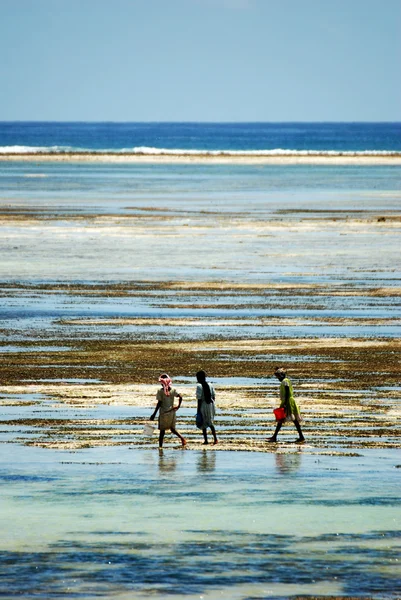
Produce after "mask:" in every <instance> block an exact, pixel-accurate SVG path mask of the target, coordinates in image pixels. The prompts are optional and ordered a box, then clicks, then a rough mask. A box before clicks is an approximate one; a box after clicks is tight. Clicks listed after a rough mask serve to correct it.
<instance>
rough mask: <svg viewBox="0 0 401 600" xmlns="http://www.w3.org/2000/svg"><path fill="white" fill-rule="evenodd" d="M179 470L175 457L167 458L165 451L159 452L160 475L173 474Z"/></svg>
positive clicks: (169, 456)
mask: <svg viewBox="0 0 401 600" xmlns="http://www.w3.org/2000/svg"><path fill="white" fill-rule="evenodd" d="M176 468H177V457H176V456H175V455H171V454H170V455H168V456H166V455H165V454H164V452H163V450H159V471H160V473H173V472H174V471H175V470H176Z"/></svg>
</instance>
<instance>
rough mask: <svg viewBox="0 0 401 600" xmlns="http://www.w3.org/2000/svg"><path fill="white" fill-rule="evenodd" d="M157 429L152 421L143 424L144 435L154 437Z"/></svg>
mask: <svg viewBox="0 0 401 600" xmlns="http://www.w3.org/2000/svg"><path fill="white" fill-rule="evenodd" d="M155 431H156V425H154V424H153V423H152V422H150V423H145V425H144V426H143V432H142V433H143V435H147V436H149V437H152V435H154V433H155Z"/></svg>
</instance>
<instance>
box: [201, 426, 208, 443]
mask: <svg viewBox="0 0 401 600" xmlns="http://www.w3.org/2000/svg"><path fill="white" fill-rule="evenodd" d="M202 433H203V439H204V440H205V441H204V442H203V444H204V445H205V446H206V444H208V443H209V442H208V441H207V429H206V427H204V428H203V429H202Z"/></svg>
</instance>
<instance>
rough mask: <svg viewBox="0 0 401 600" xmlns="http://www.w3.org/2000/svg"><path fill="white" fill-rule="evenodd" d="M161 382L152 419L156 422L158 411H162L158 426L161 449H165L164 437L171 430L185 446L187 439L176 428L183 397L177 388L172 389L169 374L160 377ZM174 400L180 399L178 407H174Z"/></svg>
mask: <svg viewBox="0 0 401 600" xmlns="http://www.w3.org/2000/svg"><path fill="white" fill-rule="evenodd" d="M159 382H160V383H161V384H162V385H161V388H160V389H159V390H158V392H157V394H156V400H157V404H156V408H155V410H154V411H153V413H152V415H151V417H150V420H151V421H154V420H155V417H156V414H157V411H158V410H160V412H159V421H158V426H159V430H160V433H159V448H160V449H161V448H163V441H164V435H165V433H166V430H167V429H169V430H170V431H171V432H172V433H174V435H176V436H177V437H179V438H180V440H181V445H182V446H185V445H186V443H187V441H186V439H184V438H183V436H182V435H181V434H180V433H178V431H177V430H176V428H175V422H176V413H177V410H178V409H179V408H180V406H181V403H182V396H181V394H179V393H178V392H177V390H176V389H175V388H173V387H172V383H173V382H172V380H171V378H170V377H169V376H168V375H167V373H163V374H162V375H160V377H159ZM174 398H178V406H175V405H174Z"/></svg>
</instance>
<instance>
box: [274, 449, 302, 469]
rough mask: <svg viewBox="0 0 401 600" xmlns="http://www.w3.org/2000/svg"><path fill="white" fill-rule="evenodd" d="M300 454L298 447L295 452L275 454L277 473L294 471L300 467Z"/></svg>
mask: <svg viewBox="0 0 401 600" xmlns="http://www.w3.org/2000/svg"><path fill="white" fill-rule="evenodd" d="M301 454H302V451H301V449H299V450H298V451H297V452H291V454H290V453H285V454H279V453H276V454H275V459H276V467H277V471H278V472H279V473H283V474H284V473H285V474H290V473H296V472H297V471H298V470H299V469H300V467H301Z"/></svg>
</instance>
